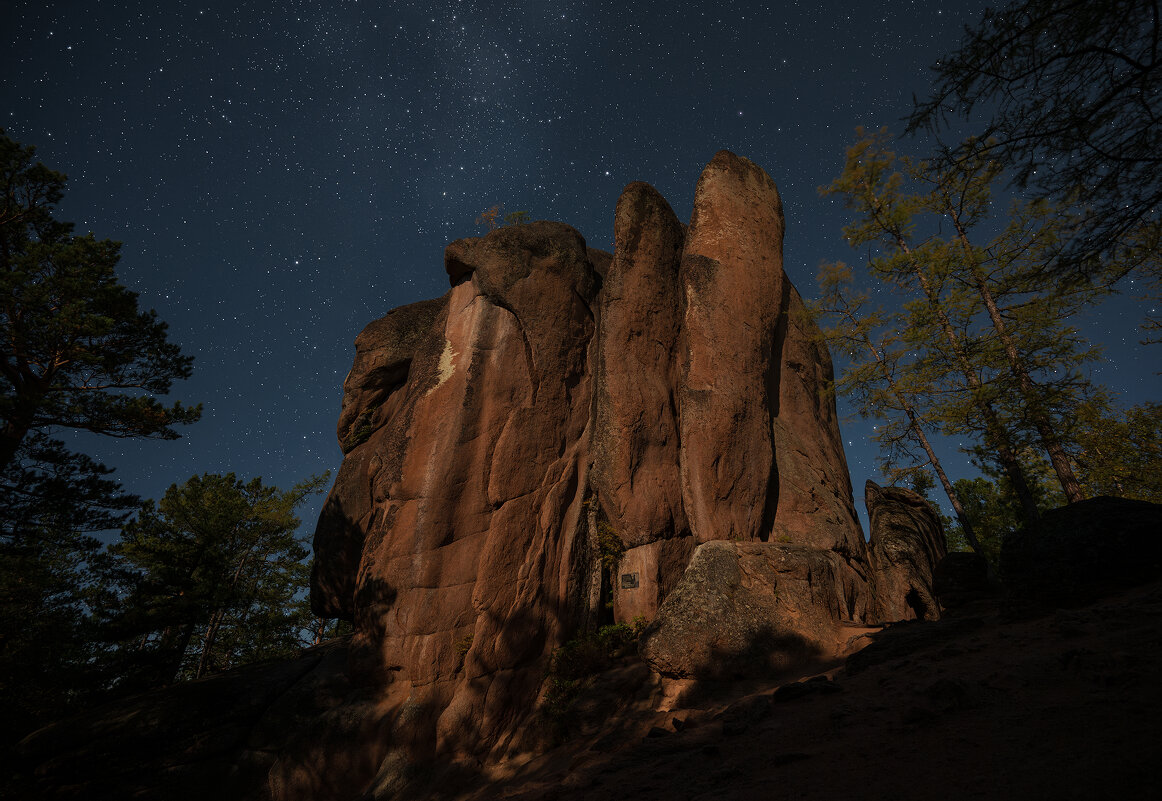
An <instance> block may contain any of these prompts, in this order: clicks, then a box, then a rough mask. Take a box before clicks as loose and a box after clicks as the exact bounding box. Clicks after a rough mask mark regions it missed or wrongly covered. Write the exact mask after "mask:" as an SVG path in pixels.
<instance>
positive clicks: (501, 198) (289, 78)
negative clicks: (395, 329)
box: [0, 0, 1162, 526]
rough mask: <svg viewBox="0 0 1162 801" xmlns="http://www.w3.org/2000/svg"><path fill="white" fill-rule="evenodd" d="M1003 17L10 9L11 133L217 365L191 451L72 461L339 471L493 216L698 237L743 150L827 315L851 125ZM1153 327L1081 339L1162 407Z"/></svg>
mask: <svg viewBox="0 0 1162 801" xmlns="http://www.w3.org/2000/svg"><path fill="white" fill-rule="evenodd" d="M986 5H987V3H985V2H976V1H975V0H966V1H965V2H929V1H928V0H923V1H921V2H903V1H902V0H861V1H860V2H854V1H849V2H835V1H834V0H813V1H812V2H805V3H798V2H779V3H755V2H733V1H732V0H718V2H713V3H707V2H686V0H670V2H666V3H661V2H635V0H617V2H607V1H606V0H594V1H592V2H551V1H550V0H541V1H539V2H538V1H529V2H511V1H508V0H501V1H500V2H489V3H482V2H455V1H454V0H446V1H445V2H440V3H428V2H371V0H362V1H360V0H329V2H326V3H323V2H302V1H301V0H283V2H270V1H269V0H227V1H223V0H204V1H203V2H185V0H167V1H166V2H164V3H159V2H156V0H149V1H148V2H137V1H135V0H72V1H71V2H66V1H64V0H5V2H4V3H3V4H2V5H0V63H2V67H3V69H2V70H0V127H3V128H4V129H5V130H6V131H7V133H8V135H10V136H12V137H13V138H15V139H17V140H18V141H20V142H21V143H23V144H31V145H36V146H37V148H38V157H39V158H40V159H41V160H43V161H44V162H45V163H46V164H47V165H48V166H49V167H52V168H54V169H58V170H61V171H63V172H65V173H67V174H68V175H69V185H68V191H67V194H66V197H65V201H64V203H63V204H62V205H61V213H60V214H59V215H58V216H59V217H60V218H61V219H65V220H71V221H73V222H75V223H76V224H77V228H78V232H80V233H84V232H88V231H92V232H94V233H95V234H96V235H97V236H98V237H101V238H111V239H116V240H120V241H122V242H124V248H123V256H122V261H121V264H120V267H119V275H120V277H121V280H122V281H123V282H124V283H125V284H126V285H127V286H129V287H130V288H131V289H133V290H134V291H136V292H138V293H140V302H141V305H142V306H143V307H144V308H153V309H156V310H157V312H158V313H159V315H160V316H161V318H162V319H164V320H166V321H167V322H168V323H169V325H170V335H171V339H172V340H173V341H175V342H178V343H180V344H181V345H182V347H183V349H184V351H185V352H186V353H188V354H192V355H193V356H194V357H195V363H194V376H193V378H192V379H190V380H189V381H185V382H179V383H178V384H177V385H176V386H175V391H174V392H173V393H172V395H171V398H175V399H181V400H182V401H183V402H198V401H201V402H203V403H204V404H205V407H206V408H205V413H204V416H203V418H202V420H201V422H199V423H197V424H195V425H193V426H189V427H186V428H184V429H183V434H184V436H183V438H182V439H180V440H177V441H174V442H158V441H146V442H133V441H119V440H108V439H101V438H97V437H95V436H90V437H87V438H86V437H83V436H82V437H79V438H77V439H75V440H74V446H75V447H77V448H78V449H81V450H84V451H86V452H88V453H90V454H91V455H93V456H95V457H97V458H99V459H101V460H103V461H105V462H106V463H107V464H109V465H110V466H113V467H116V468H117V476H118V477H119V478H120V479H121V481H122V482H123V484H124V485H125V486H126V488H127V489H129V490H130V491H132V492H135V493H137V494H140V495H142V496H144V497H160V495H161V494H162V493H163V492H164V490H165V488H166V487H167V486H169V485H170V484H171V483H174V482H181V481H184V480H185V479H186V478H188V477H189V476H191V475H194V474H198V473H203V472H230V471H233V472H235V473H237V474H239V476H242V477H250V476H256V475H258V476H262V477H263V478H264V479H266V480H267V481H268V482H271V483H274V484H277V485H279V486H283V487H287V486H289V485H291V484H293V483H294V482H296V481H298V480H300V479H302V478H305V477H306V476H308V475H310V474H312V473H318V472H322V471H323V470H326V469H331V470H335V469H336V468H337V467H338V465H339V463H340V461H341V454H340V451H339V448H338V444H337V442H336V439H335V423H336V420H337V418H338V413H339V404H340V399H341V397H342V382H343V378H344V376H345V375H346V372H347V370H348V368H349V367H350V364H351V359H352V357H353V355H354V347H353V340H354V338H355V335H356V334H357V333H358V332H359V331H360V329H361V328H362V327H363V326H364V325H366V324H367V323H368V322H370V321H372V320H374V319H376V318H378V317H380V316H382V315H383V314H385V313H386V312H387V311H389V310H390V309H392V308H394V307H396V306H399V305H402V304H405V303H411V302H414V301H418V300H423V299H427V298H431V297H436V296H438V295H441V294H443V292H444V291H446V289H447V278H446V276H445V273H444V270H443V259H442V257H443V249H444V246H445V245H446V244H447V243H448V242H449V241H451V240H453V239H457V238H460V237H463V236H474V235H478V234H480V233H482V228H481V227H479V226H477V225H476V224H475V220H476V218H477V216H478V215H479V214H480V212H481V211H483V210H484V209H486V208H488V207H490V206H492V205H494V204H502V205H503V206H504V207H505V209H506V210H510V211H513V210H527V211H528V212H529V213H530V216H531V217H532V218H533V219H554V220H561V221H564V222H567V223H569V224H570V225H572V226H574V227H575V228H577V229H578V230H579V231H580V232H581V233H582V235H583V236H585V238H586V240H587V241H588V243H589V244H590V245H591V246H593V247H598V248H603V249H607V250H610V249H612V241H613V211H614V205H615V203H616V201H617V197H618V195H619V194H620V192H621V189H622V187H624V186H625V185H626V184H627V183H629V182H630V181H634V180H644V181H648V182H649V183H651V184H653V185H654V186H655V187H657V188H658V189H659V190H660V191H661V192H662V194H663V195H665V196H666V198H667V199H668V200H669V201H670V204H671V205H672V206H673V208H674V210H675V212H677V214H678V216H679V217H680V218H682V219H684V220H685V219H689V215H690V211H691V205H692V199H693V191H694V185H695V182H696V181H697V178H698V175H699V173H700V172H701V170H702V168H703V166H704V165H705V164H706V162H707V161H709V160H710V158H711V157H712V156H713V154H714V153H715V152H716V151H717V150H719V149H722V148H727V149H730V150H733V151H734V152H736V153H738V154H740V155H743V156H746V157H748V158H750V159H751V160H753V161H755V162H757V163H758V164H760V165H761V166H763V167H764V168H765V169H766V170H767V172H768V173H770V174H771V176H772V177H773V178H774V179H775V181H776V183H777V184H778V185H779V188H780V191H781V193H782V196H783V201H784V206H785V211H786V214H787V235H786V252H785V262H786V270H787V273H788V274H789V275H790V277H791V280H792V281H793V282H794V283H795V285H796V286H797V287H798V288H799V289H800V291H801V292H802V294H803V295H804V296H806V297H812V296H813V295H814V294H815V283H814V279H815V273H816V269H817V267H818V265H819V263H820V261H822V260H835V259H849V260H855V259H856V258H857V257H856V255H855V254H853V253H852V252H851V251H850V250H849V248H848V247H847V246H846V245H845V244H844V242H843V240H842V238H841V235H840V229H841V227H842V225H843V224H844V222H845V212H844V210H843V209H842V206H841V205H840V204H839V203H838V202H836V201H834V200H831V199H823V198H820V197H819V196H818V194H817V187H819V186H820V185H821V184H825V183H828V182H830V180H831V179H832V178H834V177H835V176H836V175H837V174H838V173H839V171H840V169H841V167H842V162H843V152H844V149H845V147H846V146H848V145H849V144H851V142H852V141H854V133H853V130H854V128H855V127H856V126H857V125H862V126H866V127H873V128H878V127H879V126H881V125H887V126H889V127H890V128H892V129H893V130H895V131H900V130H902V127H903V126H902V123H901V119H902V118H903V117H905V116H906V115H907V113H908V112H909V110H910V109H911V98H912V96H913V94H916V95H922V94H924V93H925V92H926V90H927V89H928V87H929V85H930V84H929V82H930V73H929V70H928V66H929V65H930V64H931V63H933V62H934V61H936V60H937V59H938V58H939V57H940V56H941V55H942V54H944V53H945V52H947V51H949V50H951V49H952V48H953V47H954V46H955V42H956V41H957V39H958V37H959V34H960V31H961V30H962V28H963V26H964V25H966V24H972V23H974V22H976V21H977V20H978V19H979V18H980V15H981V13H982V12H983V9H984V7H985V6H986ZM921 144H922V143H919V142H915V143H912V145H906V146H905V147H904V148H903V149H907V146H913V145H914V146H916V147H920V146H921ZM1140 317H1141V308H1140V307H1139V306H1137V305H1135V303H1134V302H1132V301H1131V300H1129V299H1128V298H1121V299H1119V300H1117V301H1115V302H1113V303H1109V304H1107V305H1106V306H1103V307H1101V308H1099V309H1097V310H1095V311H1094V312H1093V313H1092V314H1091V315H1090V317H1089V318H1088V319H1086V320H1084V321H1082V327H1083V330H1084V331H1086V333H1088V334H1089V335H1090V336H1092V337H1093V338H1095V339H1097V340H1099V341H1102V342H1103V343H1105V345H1106V348H1107V351H1106V352H1107V357H1108V361H1107V362H1105V363H1103V364H1102V365H1100V366H1099V367H1098V373H1099V375H1098V378H1099V380H1101V381H1103V382H1105V383H1107V384H1109V385H1110V386H1112V387H1113V388H1114V389H1116V390H1118V391H1120V392H1122V393H1123V399H1124V400H1125V401H1126V402H1138V401H1140V400H1143V399H1146V398H1151V399H1157V398H1159V397H1162V392H1160V389H1162V381H1160V379H1159V376H1158V375H1157V370H1158V367H1157V366H1156V364H1155V363H1154V360H1156V358H1157V356H1156V353H1157V352H1156V351H1154V352H1150V351H1148V350H1145V349H1142V348H1140V347H1138V346H1137V345H1136V342H1137V340H1138V339H1139V338H1140V335H1139V333H1138V332H1137V331H1136V330H1135V325H1136V323H1137V321H1138V319H1139V318H1140ZM843 411H844V409H843V407H842V404H841V413H842V412H843ZM869 432H870V426H869V424H866V423H862V422H860V421H858V420H853V421H852V422H849V423H847V424H845V428H844V437H845V441H846V442H847V443H848V449H847V456H848V461H849V465H850V467H851V471H852V476H853V484H854V486H855V487H856V495H857V499H858V498H859V496H861V495H862V486H863V481H864V479H865V478H868V477H878V475H877V472H876V469H875V455H876V449H875V446H874V444H871V443H868V442H867V438H868V435H869ZM947 455H948V457H949V459H950V460H951V461H952V462H953V472H954V473H955V474H956V475H967V474H968V471H970V468H968V467H967V463H966V462H965V461H964V460H963V459H957V458H956V457H955V453H954V452H953V451H948V453H947ZM956 475H954V477H956ZM321 503H322V498H321V497H320V498H316V499H314V502H313V503H311V504H310V505H309V506H308V507H306V508H305V509H304V510H303V517H304V519H305V521H306V523H307V525H308V526H313V522H314V518H315V516H316V514H317V510H318V508H319V507H320V506H321ZM857 505H858V506H859V507H861V511H862V502H860V503H858V504H857Z"/></svg>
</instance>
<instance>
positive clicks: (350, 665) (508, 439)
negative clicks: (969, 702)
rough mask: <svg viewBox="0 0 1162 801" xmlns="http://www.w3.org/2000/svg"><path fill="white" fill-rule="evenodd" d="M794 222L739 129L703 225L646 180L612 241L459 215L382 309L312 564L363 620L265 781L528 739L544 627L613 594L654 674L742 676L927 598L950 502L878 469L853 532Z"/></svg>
mask: <svg viewBox="0 0 1162 801" xmlns="http://www.w3.org/2000/svg"><path fill="white" fill-rule="evenodd" d="M783 228H784V222H783V213H782V205H781V202H780V200H779V194H778V191H777V189H776V188H775V184H774V182H773V181H772V180H771V179H770V177H768V176H767V174H766V173H765V172H763V171H762V169H760V168H759V167H758V166H756V165H755V164H753V163H751V162H750V161H747V160H746V159H743V158H739V157H738V156H735V155H734V154H732V153H729V152H726V151H722V152H720V153H718V154H717V155H715V157H714V159H713V160H712V161H711V162H710V163H709V165H707V167H706V169H705V170H704V172H703V173H702V176H701V178H700V179H699V181H698V185H697V188H696V190H695V199H694V212H693V217H692V219H691V220H690V224H689V226H688V227H687V226H684V225H682V223H680V222H679V221H678V219H677V218H676V217H675V215H674V212H673V211H672V210H671V208H670V206H669V204H668V203H667V202H666V201H665V199H664V198H662V197H661V195H659V194H658V192H657V191H655V190H654V189H653V188H652V187H650V186H648V185H647V184H643V183H634V184H630V185H629V186H628V187H626V189H625V190H624V192H623V194H622V196H621V198H620V199H619V201H618V204H617V209H616V214H615V220H614V234H615V252H614V253H613V254H612V256H611V255H610V254H607V253H603V252H601V251H597V250H593V249H591V248H588V247H587V246H586V244H585V241H584V240H583V239H582V237H581V236H580V235H579V234H578V233H577V232H576V231H575V230H573V229H572V228H570V227H569V226H567V225H563V224H561V223H554V222H536V223H530V224H524V225H517V226H511V227H504V228H500V229H498V230H495V231H492V232H490V233H489V234H487V235H486V236H484V237H480V238H472V239H461V240H458V241H456V242H453V243H451V244H450V245H448V247H447V249H446V251H445V254H444V266H445V269H446V271H447V274H448V278H449V283H450V285H451V288H450V289H449V291H448V292H447V293H446V294H445V295H444V296H443V297H441V298H439V299H437V300H431V301H426V302H423V303H416V304H413V305H410V306H405V307H403V308H400V309H396V310H395V311H392V312H390V313H389V314H387V315H386V316H385V317H383V318H382V319H380V320H377V321H375V322H373V323H371V324H370V325H369V326H367V328H366V329H365V330H364V331H363V332H362V333H361V334H360V335H359V336H358V338H357V339H356V341H355V346H356V352H355V361H354V365H353V366H352V369H351V372H350V374H349V375H348V377H347V379H346V382H345V384H344V396H343V407H342V412H341V415H340V419H339V427H338V438H339V442H340V445H341V447H342V449H343V452H344V454H345V456H344V459H343V463H342V466H341V468H340V470H339V474H338V477H337V479H336V482H335V485H334V488H333V489H332V491H331V494H330V495H329V497H328V498H327V501H326V503H325V506H324V509H323V511H322V514H321V516H320V519H319V523H318V528H317V531H316V534H315V564H314V569H313V574H312V587H311V598H312V604H313V607H314V609H315V611H316V612H317V613H318V614H319V615H322V616H324V617H339V618H344V619H348V620H351V621H353V622H354V629H355V633H354V635H353V636H352V638H351V641H350V644H349V647H348V648H347V649H346V650H345V651H344V652H343V653H345V654H346V660H347V666H346V672H345V674H344V675H343V676H342V677H341V679H340V678H338V677H336V676H335V675H334V674H333V672H332V673H328V674H327V676H328V678H327V679H326V681H323V679H321V678H320V679H319V681H318V682H315V683H317V684H319V686H324V685H325V687H327V688H335V687H340V686H341V687H343V688H346V689H344V690H343V692H342V693H340V695H342V697H338V696H336V694H335V692H334V691H332V690H327V691H326V692H322V691H320V692H321V694H320V693H315V694H314V695H310V694H309V693H308V695H310V698H311V699H312V700H311V701H310V703H309V704H308V705H307V706H308V707H309V708H310V709H312V710H314V712H313V713H312V715H311V716H309V717H310V719H309V720H300V721H298V722H297V723H296V725H295V727H294V729H293V731H288V732H287V735H286V736H287V739H286V740H285V741H284V742H282V743H281V744H280V745H278V747H277V748H274V747H272V745H271V742H270V737H269V736H267V735H269V734H270V732H271V731H272V728H271V727H272V726H273V727H275V728H277V724H275V723H271V722H270V721H271V720H273V719H272V718H270V717H269V716H267V717H266V718H263V720H264V721H266V722H265V723H263V724H262V725H261V726H260V727H259V728H260V729H262V732H264V735H263V737H259V738H258V739H257V740H255V739H254V738H252V741H253V742H252V743H251V746H250V747H251V748H252V749H256V751H255V752H256V753H258V754H260V755H261V759H260V762H261V766H262V768H263V769H266V768H267V766H269V770H268V774H267V775H268V782H267V789H266V790H264V791H263V792H264V793H267V794H268V795H269V797H271V798H274V799H279V800H280V801H290V799H312V800H313V801H324V800H325V799H336V801H339V800H340V799H342V800H343V801H346V799H350V798H357V797H359V798H387V797H395V792H396V789H398V788H399V787H401V786H403V785H404V784H406V782H407V781H408V778H407V777H408V776H409V775H415V773H416V771H417V769H418V770H419V771H421V772H422V771H423V770H424V768H423V767H422V766H423V765H424V764H432V763H433V761H435V760H438V762H439V764H441V765H442V766H443V767H442V770H448V769H449V767H448V766H450V765H472V766H480V765H496V764H497V763H499V762H501V761H503V760H505V759H508V758H513V757H519V756H520V755H522V754H527V753H529V752H531V751H535V750H536V749H537V748H539V747H540V746H542V745H543V740H542V739H539V738H540V737H541V734H540V733H539V730H538V728H537V726H535V725H530V724H532V723H534V722H535V721H536V720H537V717H538V713H537V710H538V704H539V703H540V702H541V701H542V700H543V699H542V693H543V692H544V688H543V686H542V685H543V684H544V683H545V682H544V679H545V675H546V670H547V668H548V667H549V664H550V659H551V655H552V654H553V652H554V650H555V649H557V648H559V647H560V646H561V645H562V644H563V643H564V642H565V641H566V640H568V639H570V638H572V637H574V636H576V634H577V633H578V632H581V631H584V630H591V629H593V628H594V627H595V626H597V625H599V624H601V623H604V622H612V621H619V622H624V621H631V620H633V619H635V618H639V617H640V618H644V619H645V620H646V621H652V623H651V624H650V626H649V628H648V629H647V631H646V634H645V636H644V638H643V639H642V641H641V654H642V656H643V657H644V659H645V661H646V663H647V664H648V665H649V666H650V667H651V668H652V669H653V670H654V671H656V672H657V673H659V674H662V675H667V676H702V675H713V676H726V677H729V676H734V675H744V674H754V673H764V672H766V673H769V672H770V671H777V670H781V669H784V668H788V667H793V666H795V665H800V664H802V663H804V662H810V661H826V660H829V659H831V660H833V659H837V658H839V657H842V656H843V655H844V654H845V653H846V651H847V650H848V648H849V640H850V639H851V637H852V636H853V632H854V631H856V630H857V629H858V628H859V627H864V626H868V625H871V624H875V623H877V622H880V621H882V620H896V619H899V618H901V617H908V616H922V617H933V616H935V615H937V614H938V607H937V606H936V604H935V603H934V602H933V601H932V600H931V590H930V586H929V584H928V582H930V580H931V570H932V565H933V564H934V562H935V560H936V559H937V558H938V557H939V554H940V553H942V551H943V541H942V535H940V532H939V523H938V522H937V523H936V524H935V526H936V527H935V529H933V528H932V526H931V525H929V523H930V522H931V521H928V522H921V523H916V524H915V525H913V523H915V521H914V520H912V518H911V517H908V515H911V514H912V512H911V511H909V510H912V506H909V504H910V503H911V501H910V500H909V499H907V498H903V500H900V499H899V498H896V496H894V495H892V494H891V492H890V491H886V490H885V491H878V492H879V495H877V496H876V497H886V498H891V499H894V500H892V503H894V504H895V505H894V506H891V508H892V509H895V510H896V511H886V510H887V509H888V507H887V506H885V505H884V504H883V503H874V504H873V503H872V502H871V501H869V508H870V509H871V514H872V521H873V535H872V541H871V548H870V551H869V548H868V545H867V544H866V543H865V541H864V538H863V535H862V532H861V530H860V526H859V523H858V519H857V517H856V514H855V509H854V504H853V501H852V492H851V485H850V482H849V479H848V470H847V464H846V461H845V459H844V455H843V448H842V444H841V440H840V434H839V426H838V422H837V419H836V414H835V407H834V403H833V401H832V400H831V399H830V396H829V395H828V393H827V389H828V384H829V382H830V380H831V377H832V368H831V362H830V358H829V356H828V354H827V351H826V349H825V348H824V347H823V346H822V345H821V344H820V339H819V337H818V332H817V330H816V329H815V327H814V324H813V323H812V322H811V321H810V320H809V319H808V317H807V315H806V313H805V310H804V306H803V302H802V300H801V299H800V297H799V295H798V293H797V292H796V291H795V289H794V287H792V286H791V283H790V281H789V280H788V279H787V276H786V274H785V273H784V271H783V261H782V240H783ZM902 497H903V496H901V498H902ZM901 504H902V506H901ZM900 509H904V510H905V512H906V513H905V512H900V511H899V510H900ZM917 514H920V513H919V512H917ZM901 515H903V517H901ZM920 517H923V515H922V514H920ZM904 518H907V520H905V519H904ZM917 519H919V518H917ZM917 599H920V600H919V601H917ZM853 627H855V628H854V629H853ZM334 662H335V657H330V658H328V661H327V664H328V665H331V666H333V664H334ZM320 675H321V674H320ZM311 686H312V687H313V686H314V684H311ZM304 692H307V691H306V690H304ZM304 697H305V696H304ZM264 727H265V728H264ZM275 752H277V757H275V756H274V754H275ZM255 758H256V759H258V757H255ZM272 761H273V762H272ZM253 764H257V763H252V767H253ZM251 772H253V771H251ZM247 775H251V774H249V773H248V774H247Z"/></svg>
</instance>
